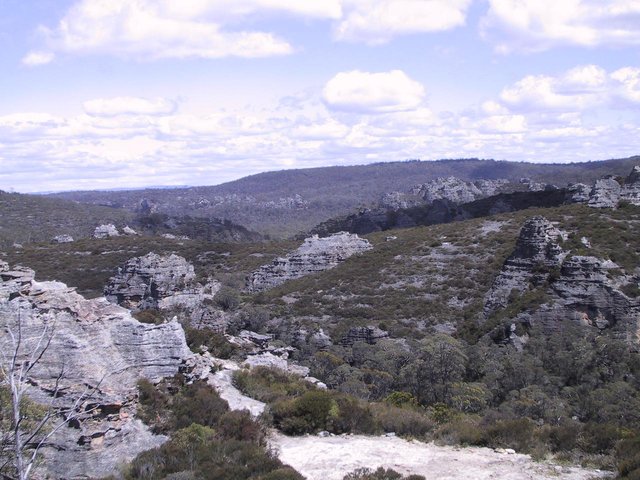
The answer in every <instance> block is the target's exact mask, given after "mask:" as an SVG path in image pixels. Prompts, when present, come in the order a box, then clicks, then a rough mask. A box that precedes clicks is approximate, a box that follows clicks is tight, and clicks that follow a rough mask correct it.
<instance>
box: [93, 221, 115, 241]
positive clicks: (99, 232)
mask: <svg viewBox="0 0 640 480" xmlns="http://www.w3.org/2000/svg"><path fill="white" fill-rule="evenodd" d="M119 236H120V232H118V229H117V228H116V226H115V225H113V224H112V223H109V224H106V225H99V226H97V227H96V229H95V230H94V231H93V238H110V237H119Z"/></svg>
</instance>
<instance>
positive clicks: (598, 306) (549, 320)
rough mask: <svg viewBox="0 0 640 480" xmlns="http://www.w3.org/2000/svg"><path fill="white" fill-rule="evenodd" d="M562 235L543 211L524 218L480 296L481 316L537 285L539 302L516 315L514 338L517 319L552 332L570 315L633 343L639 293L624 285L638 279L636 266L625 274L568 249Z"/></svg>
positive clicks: (639, 339) (638, 335)
mask: <svg viewBox="0 0 640 480" xmlns="http://www.w3.org/2000/svg"><path fill="white" fill-rule="evenodd" d="M562 236H563V232H560V231H558V230H557V229H555V228H554V226H553V225H552V224H551V223H550V222H548V221H547V220H546V219H545V218H544V217H534V218H531V219H529V220H527V221H526V222H525V224H524V225H523V227H522V229H521V231H520V235H519V237H518V241H517V246H516V248H515V251H514V252H513V254H512V255H511V256H510V257H509V258H508V259H507V261H506V262H505V264H504V266H503V268H502V270H501V272H500V273H499V275H498V276H497V278H496V279H495V281H494V283H493V285H492V287H491V289H490V290H489V291H488V292H487V294H486V296H485V306H484V314H485V318H487V317H489V316H491V315H492V314H494V313H496V312H498V311H500V310H502V309H504V308H506V307H508V306H509V304H510V303H512V302H516V301H517V300H518V298H519V297H521V296H522V295H523V294H524V293H525V292H527V291H533V290H536V289H537V290H538V291H539V292H541V293H543V294H544V296H543V297H542V299H543V300H542V302H541V303H542V304H541V305H536V306H535V308H532V309H527V310H525V311H523V312H520V313H518V314H517V315H516V317H515V318H514V324H513V325H512V326H511V333H510V334H509V336H510V337H511V340H514V339H515V340H518V338H517V336H516V335H515V333H514V332H515V325H516V324H518V323H519V324H522V325H525V326H526V327H530V326H533V325H540V326H542V327H543V328H544V329H545V330H547V331H549V332H553V331H555V330H557V329H558V328H561V326H562V322H564V321H568V320H569V321H573V322H575V323H577V324H580V325H583V326H585V327H591V328H594V329H597V330H604V329H609V330H611V331H612V333H613V334H614V336H616V337H618V338H622V339H624V340H626V341H628V342H629V343H630V344H632V345H635V347H637V346H638V344H639V343H640V298H638V297H635V296H628V295H626V294H625V293H624V291H623V290H624V287H625V286H628V285H636V286H637V285H638V281H639V279H638V277H637V275H635V272H630V273H627V274H624V273H625V272H623V271H622V270H621V268H620V266H619V265H617V264H616V263H614V262H612V261H611V260H607V259H602V258H597V257H595V256H585V255H572V254H571V252H570V251H564V250H563V249H562V248H561V247H560V245H559V244H558V241H559V240H560V239H561V238H562Z"/></svg>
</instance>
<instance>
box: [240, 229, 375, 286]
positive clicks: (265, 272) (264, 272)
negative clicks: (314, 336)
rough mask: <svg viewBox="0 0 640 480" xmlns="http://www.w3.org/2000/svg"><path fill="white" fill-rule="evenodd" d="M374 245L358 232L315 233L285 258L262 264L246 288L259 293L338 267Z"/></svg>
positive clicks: (248, 281)
mask: <svg viewBox="0 0 640 480" xmlns="http://www.w3.org/2000/svg"><path fill="white" fill-rule="evenodd" d="M371 248H373V247H372V246H371V244H370V243H369V241H368V240H366V239H363V238H360V237H358V235H355V234H351V233H346V232H340V233H336V234H334V235H331V236H329V237H325V238H320V237H318V236H317V235H314V236H312V237H310V238H307V239H305V241H304V243H303V244H302V245H301V246H300V247H299V248H298V249H297V250H295V251H293V252H291V253H290V254H289V255H287V256H286V257H284V258H277V259H275V260H274V261H273V262H272V263H271V264H269V265H263V266H262V267H260V268H259V269H258V270H256V271H255V272H253V273H252V274H251V275H250V276H249V278H248V279H247V290H249V291H253V292H259V291H262V290H267V289H269V288H273V287H276V286H278V285H281V284H282V283H284V282H286V281H287V280H293V279H296V278H301V277H304V276H306V275H311V274H313V273H317V272H322V271H324V270H328V269H330V268H334V267H336V266H337V265H338V264H340V263H342V262H343V261H345V260H346V259H347V258H349V257H351V256H353V255H356V254H359V253H362V252H366V251H367V250H370V249H371Z"/></svg>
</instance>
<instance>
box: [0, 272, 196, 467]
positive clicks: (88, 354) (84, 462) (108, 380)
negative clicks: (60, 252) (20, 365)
mask: <svg viewBox="0 0 640 480" xmlns="http://www.w3.org/2000/svg"><path fill="white" fill-rule="evenodd" d="M0 280H1V282H0V322H1V325H0V326H1V328H2V330H1V334H0V348H1V349H2V351H3V352H9V351H11V339H10V337H9V335H8V333H7V330H6V329H8V328H12V329H13V330H14V331H15V330H16V322H18V321H19V322H21V325H22V333H23V338H24V339H25V341H24V344H23V345H24V348H23V349H22V350H21V355H20V356H19V361H20V362H24V361H26V354H27V352H29V351H30V350H32V349H33V347H34V342H35V341H36V339H37V338H38V337H39V336H40V334H41V332H42V330H43V328H44V327H45V326H48V327H47V328H48V329H49V331H50V332H52V337H51V343H50V345H49V348H48V349H47V351H46V353H45V355H44V356H43V357H42V360H41V361H40V362H38V364H37V365H36V367H35V368H34V369H33V370H32V371H31V374H30V378H29V380H30V384H31V386H30V387H29V389H28V392H27V394H28V395H29V397H30V398H32V399H34V400H35V401H37V402H39V403H42V404H45V405H49V404H51V403H53V405H54V406H55V408H57V409H67V408H69V407H71V406H72V405H74V403H76V402H77V401H78V399H79V398H80V399H81V400H80V401H79V408H80V409H81V410H82V411H84V412H89V413H83V414H81V415H80V416H79V417H78V419H77V421H76V420H74V421H73V422H70V423H69V424H67V425H65V426H64V427H62V428H61V429H60V430H58V432H57V433H56V434H55V435H54V436H53V437H52V438H51V439H50V442H49V443H48V444H47V447H46V448H44V449H43V450H42V453H43V455H44V458H45V461H44V462H43V468H44V469H46V471H47V473H48V475H50V476H51V477H52V478H65V479H69V478H86V477H102V476H106V475H109V474H111V473H114V471H115V470H116V469H117V466H118V465H119V464H121V463H122V462H126V461H128V460H131V459H132V458H133V457H135V456H136V455H137V454H138V453H140V452H142V451H144V450H148V449H150V448H154V447H156V446H158V445H160V444H162V443H163V442H164V441H165V440H166V437H163V436H157V435H153V434H152V433H151V432H150V431H149V429H148V428H147V427H146V426H145V425H143V424H142V422H140V421H139V420H137V419H135V399H136V395H137V389H136V382H137V380H138V379H139V378H142V377H146V378H148V379H150V380H152V381H158V380H160V379H162V378H165V377H170V376H173V375H175V374H176V373H177V372H178V371H180V370H183V369H190V368H192V367H193V366H194V364H195V358H194V356H193V354H192V353H191V351H190V350H189V348H188V347H187V345H186V342H185V338H184V332H183V330H182V327H181V326H180V325H179V324H178V323H177V322H169V323H165V324H162V325H148V324H142V323H140V322H138V321H137V320H135V319H134V318H132V317H131V314H130V312H129V311H128V310H126V309H124V308H122V307H119V306H117V305H113V304H112V303H109V302H107V301H106V300H105V299H104V298H99V299H94V300H86V299H85V298H84V297H82V296H81V295H79V294H78V293H76V292H75V291H74V290H73V289H70V288H68V287H67V286H66V285H65V284H63V283H59V282H38V281H36V280H35V278H34V272H33V271H32V270H29V269H26V268H15V269H13V270H12V269H10V268H9V266H8V265H7V264H6V263H4V262H1V261H0ZM61 371H64V374H63V376H62V378H61V381H60V388H59V394H58V397H57V398H55V399H53V398H52V392H53V391H54V384H55V381H56V377H57V376H58V375H59V374H60V372H61Z"/></svg>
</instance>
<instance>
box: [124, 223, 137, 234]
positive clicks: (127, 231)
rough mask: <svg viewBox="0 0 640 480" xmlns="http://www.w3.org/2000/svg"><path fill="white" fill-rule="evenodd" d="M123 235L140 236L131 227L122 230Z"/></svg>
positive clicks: (126, 226)
mask: <svg viewBox="0 0 640 480" xmlns="http://www.w3.org/2000/svg"><path fill="white" fill-rule="evenodd" d="M122 233H124V234H125V235H138V232H136V231H135V230H134V229H133V228H131V227H130V226H129V225H125V227H124V228H123V229H122Z"/></svg>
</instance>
